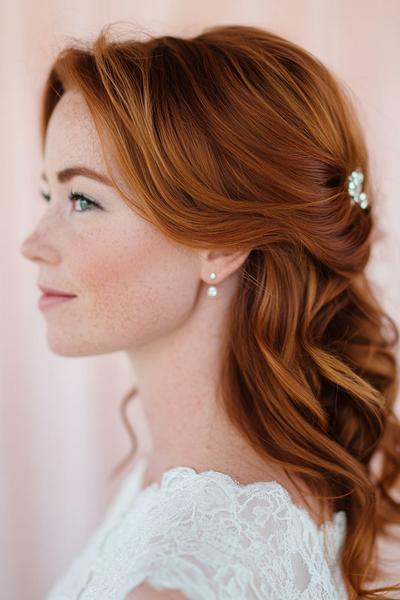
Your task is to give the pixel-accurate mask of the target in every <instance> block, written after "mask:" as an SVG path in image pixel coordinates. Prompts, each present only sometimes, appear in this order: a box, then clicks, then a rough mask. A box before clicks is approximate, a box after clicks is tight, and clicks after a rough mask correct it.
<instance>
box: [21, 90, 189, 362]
mask: <svg viewBox="0 0 400 600" xmlns="http://www.w3.org/2000/svg"><path fill="white" fill-rule="evenodd" d="M77 166H80V167H82V166H84V167H88V168H89V169H92V170H95V171H97V172H99V173H101V174H103V175H105V176H107V173H106V167H105V163H104V162H103V156H102V150H101V146H100V141H99V138H98V135H97V132H96V129H95V126H94V123H93V120H92V118H91V115H90V112H89V110H88V108H87V106H86V104H85V102H84V100H83V97H82V96H81V95H80V94H79V93H77V92H75V91H74V92H72V91H68V92H67V93H66V94H65V95H64V96H63V97H62V98H61V100H60V101H59V103H58V104H57V106H56V108H55V110H54V112H53V114H52V116H51V119H50V122H49V126H48V130H47V136H46V146H45V155H44V173H45V175H46V179H47V181H43V184H42V186H43V189H42V191H43V192H44V193H45V194H49V195H50V200H49V202H48V204H46V203H45V200H44V199H42V200H41V201H42V202H43V215H42V217H41V219H40V221H39V223H38V224H37V225H36V227H35V229H34V230H33V232H32V233H31V234H30V235H29V236H28V237H27V238H26V239H25V240H24V242H23V244H22V246H21V252H22V254H23V255H24V256H25V257H26V258H28V259H30V260H32V261H34V262H35V263H36V264H37V266H38V267H39V273H38V277H37V283H38V284H41V285H43V286H45V287H50V288H55V289H58V290H63V291H65V292H66V293H70V294H76V296H77V297H76V298H74V299H73V300H71V301H68V302H64V303H60V304H56V305H53V306H50V307H47V308H44V309H41V310H42V312H43V316H44V318H45V319H46V324H47V339H48V343H49V346H50V348H51V349H52V351H53V352H55V353H56V354H60V355H63V356H84V355H92V354H103V353H108V352H113V351H118V350H134V349H135V348H137V347H139V346H142V345H145V344H148V343H150V342H152V341H155V340H156V339H158V338H161V337H162V336H166V335H168V333H170V332H172V331H173V330H175V329H177V328H178V327H179V326H180V325H181V324H182V323H183V322H184V321H185V320H186V319H187V318H188V316H189V315H190V313H191V311H192V309H193V307H194V304H195V302H196V298H197V293H198V287H199V285H200V283H201V281H200V262H199V256H198V254H197V252H196V251H195V250H193V249H191V248H188V247H186V246H183V245H180V244H176V243H174V242H171V241H170V240H168V239H167V238H166V237H165V236H164V235H163V234H162V233H161V232H160V231H159V230H158V229H157V228H155V227H154V226H153V225H152V224H150V223H148V222H147V221H146V220H144V219H143V218H142V217H140V216H139V215H138V214H137V213H136V212H134V211H133V210H132V209H130V208H129V207H128V206H127V205H126V204H125V203H124V201H123V200H122V198H121V196H120V195H119V193H118V192H117V190H116V189H115V188H113V187H110V186H108V185H106V184H104V183H100V182H99V181H96V180H94V179H90V178H88V177H86V176H83V175H78V176H76V175H75V176H74V177H73V178H71V179H69V180H62V181H61V182H60V181H59V179H58V176H57V173H58V172H60V171H62V170H64V169H66V168H70V167H77ZM71 191H72V192H74V193H79V194H82V195H84V196H85V197H87V198H88V199H90V200H93V201H94V202H96V203H98V204H99V205H100V207H101V208H100V207H99V208H97V207H96V206H92V205H90V204H89V203H87V202H85V200H79V199H78V200H77V199H74V200H70V199H69V197H68V196H69V194H70V192H71Z"/></svg>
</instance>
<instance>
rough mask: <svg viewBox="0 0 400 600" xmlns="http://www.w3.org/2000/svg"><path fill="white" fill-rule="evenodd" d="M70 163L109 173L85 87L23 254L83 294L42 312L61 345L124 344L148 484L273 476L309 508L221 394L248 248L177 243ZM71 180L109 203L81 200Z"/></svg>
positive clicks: (110, 348)
mask: <svg viewBox="0 0 400 600" xmlns="http://www.w3.org/2000/svg"><path fill="white" fill-rule="evenodd" d="M71 165H85V166H87V167H90V168H92V169H95V170H96V171H98V172H100V173H103V174H105V175H107V170H106V166H105V162H104V157H103V152H102V148H101V145H100V140H99V138H98V135H97V132H96V129H95V126H94V123H93V120H92V118H91V115H90V113H89V110H88V108H87V106H86V104H85V102H84V100H83V98H82V97H81V95H80V94H79V93H78V92H75V91H68V92H67V93H66V94H65V95H64V96H63V97H62V98H61V100H60V102H59V103H58V104H57V106H56V108H55V110H54V112H53V114H52V116H51V119H50V122H49V126H48V131H47V136H46V145H45V153H44V171H45V173H46V174H47V179H48V181H47V183H45V182H44V183H43V188H42V189H43V191H44V192H46V193H48V194H50V196H51V200H50V202H49V204H48V205H46V204H45V203H44V201H43V205H44V212H43V215H42V217H41V219H40V221H39V222H38V224H37V225H36V227H35V228H34V230H33V231H32V233H31V234H30V235H29V236H28V237H27V238H26V239H25V240H24V241H23V244H22V246H21V252H22V254H23V255H24V256H25V257H26V258H28V259H29V260H31V261H33V262H34V263H35V264H36V265H37V266H38V268H39V276H38V283H41V284H43V285H45V286H49V287H54V288H56V289H61V290H64V291H66V292H68V293H73V294H76V295H77V298H75V299H74V300H73V301H70V302H66V303H63V304H60V305H57V306H54V307H51V308H50V309H47V310H44V311H43V317H44V318H45V320H46V325H47V341H48V344H49V347H50V348H51V350H52V351H53V352H54V353H56V354H58V355H61V356H88V355H95V354H103V353H109V352H117V351H124V352H126V355H127V357H128V359H129V361H130V363H131V365H132V370H133V373H134V379H135V382H136V384H137V386H138V389H139V392H140V396H138V397H137V399H136V400H135V402H139V403H140V406H141V407H142V410H143V414H144V415H145V419H146V424H147V427H148V431H149V432H150V437H151V442H152V450H151V451H150V452H148V451H147V449H146V444H145V442H144V438H142V434H141V432H140V431H139V430H138V431H135V433H136V436H137V439H138V456H140V455H141V454H143V453H146V454H148V460H149V466H148V469H147V472H146V474H145V479H144V485H148V484H149V483H153V482H159V481H160V479H161V476H162V473H164V472H165V471H166V470H167V469H169V468H172V467H174V466H190V467H192V468H194V469H195V470H196V471H198V472H202V471H205V470H209V469H212V470H216V471H220V472H223V473H227V474H228V475H230V476H231V477H233V478H234V479H236V480H237V481H239V482H240V483H243V484H246V483H253V482H255V481H267V480H270V479H275V480H277V481H279V482H280V483H281V484H282V485H285V487H286V489H288V491H289V492H290V493H291V496H292V498H293V500H294V501H295V502H296V503H297V504H299V505H302V506H306V505H305V503H304V500H303V498H302V497H301V496H299V495H298V493H297V491H296V490H295V488H294V487H293V486H292V484H291V482H290V481H289V480H288V479H287V477H286V476H285V475H284V473H283V470H282V469H278V468H276V467H274V466H272V465H270V466H268V465H266V463H265V461H264V460H262V459H261V458H260V457H259V456H258V455H257V454H256V453H255V451H254V450H253V449H252V448H251V447H250V445H249V444H248V443H247V442H246V441H245V440H244V439H243V438H242V437H241V435H240V434H239V432H237V431H236V430H235V429H234V428H233V426H232V425H231V424H230V423H229V422H228V420H227V418H226V417H225V415H224V414H223V412H222V410H221V409H220V408H219V405H218V402H217V397H216V383H217V368H218V364H219V356H220V339H221V332H222V331H223V328H224V323H225V321H224V320H225V316H226V313H227V310H228V307H229V305H230V303H231V301H232V300H233V299H234V297H235V294H236V291H237V286H238V269H239V268H240V267H241V265H242V264H243V262H244V261H245V259H246V258H247V253H246V252H243V251H237V252H232V251H230V252H222V251H217V250H197V249H192V248H188V247H185V246H183V245H180V244H177V243H176V242H173V241H171V240H169V239H167V238H166V237H165V236H164V235H163V234H162V233H161V232H160V231H159V230H158V229H157V228H156V227H155V226H153V225H152V224H150V223H148V222H147V221H146V220H144V219H143V218H142V217H140V216H139V215H138V214H137V213H136V212H135V211H134V210H133V209H131V208H129V207H128V206H127V205H126V204H125V203H124V202H123V200H122V198H121V197H120V195H119V193H118V192H117V190H116V189H115V188H113V187H109V186H106V185H104V184H102V183H99V182H97V181H94V180H92V179H88V178H86V177H82V176H79V177H75V178H74V179H72V180H71V181H69V182H66V183H63V184H60V183H59V182H58V180H57V177H56V173H57V171H59V170H61V169H64V168H65V167H68V166H71ZM116 170H117V168H116ZM71 188H72V190H73V191H75V192H80V193H82V194H84V195H85V196H88V197H89V199H92V200H94V201H95V202H98V203H99V204H100V205H101V206H102V209H103V210H100V209H96V208H94V209H92V210H91V209H90V208H89V209H87V208H86V206H82V203H80V202H77V201H75V202H71V201H70V200H69V199H68V194H69V192H70V190H71ZM83 204H84V203H83ZM80 211H81V212H80ZM212 272H215V273H216V274H217V279H216V280H215V281H213V280H211V279H210V273H212ZM210 284H213V285H216V286H217V289H218V295H217V296H216V297H214V298H213V297H208V296H207V287H208V285H210ZM132 425H133V426H134V423H133V424H132ZM314 517H315V519H316V520H317V522H318V523H320V522H322V520H321V518H319V516H318V515H317V514H316V515H314ZM325 518H326V517H325ZM148 591H149V590H148V589H147V590H146V588H143V587H142V586H141V589H139V588H138V591H137V594H139V593H143V596H142V595H141V596H139V595H137V596H135V595H131V596H129V598H139V597H143V598H144V597H146V598H147V597H148V598H151V597H154V598H156V597H157V598H158V597H160V598H161V597H173V596H171V595H168V596H161V595H160V592H157V595H154V596H153V595H150V596H149V595H144V594H146V593H147V592H148ZM155 594H156V593H155ZM169 594H171V592H169ZM182 597H183V596H181V595H176V598H182Z"/></svg>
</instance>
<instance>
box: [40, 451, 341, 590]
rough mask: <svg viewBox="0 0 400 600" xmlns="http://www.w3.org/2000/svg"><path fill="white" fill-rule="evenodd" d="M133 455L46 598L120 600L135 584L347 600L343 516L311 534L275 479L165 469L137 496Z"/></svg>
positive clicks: (307, 520)
mask: <svg viewBox="0 0 400 600" xmlns="http://www.w3.org/2000/svg"><path fill="white" fill-rule="evenodd" d="M145 467H146V460H145V459H144V458H142V459H141V460H140V461H139V462H138V464H137V466H136V468H135V469H134V471H133V473H132V474H130V476H129V477H127V478H126V480H124V482H123V485H122V486H121V489H120V491H119V493H118V494H117V496H116V498H115V500H114V502H113V503H112V505H111V507H110V508H109V509H108V511H107V513H106V515H105V518H104V520H103V522H102V523H101V525H100V527H98V529H97V530H96V531H95V532H94V534H93V535H92V537H91V539H90V540H89V542H88V543H87V545H86V547H85V548H84V549H83V551H82V552H81V553H80V554H79V555H78V556H77V557H76V558H75V560H74V561H73V563H72V565H71V566H70V568H69V570H68V571H67V573H66V574H65V575H64V576H63V577H62V578H61V579H60V580H59V581H58V582H57V583H56V585H55V586H54V587H53V589H52V590H51V591H50V592H49V594H48V596H47V597H46V600H124V599H125V598H126V595H127V594H128V593H129V592H130V591H131V590H133V589H135V588H136V587H138V586H139V585H140V584H141V583H142V582H143V581H147V582H148V583H149V584H151V585H152V586H153V587H154V588H156V589H160V590H161V589H179V590H181V592H183V593H184V594H185V595H186V596H187V598H189V599H191V600H242V599H243V600H261V599H263V600H265V599H269V600H275V599H276V600H278V599H279V600H283V599H285V600H316V599H318V600H348V596H347V593H346V590H345V586H344V583H343V580H342V577H341V573H340V566H339V565H340V552H341V547H342V543H343V539H344V535H345V531H346V513H345V512H344V511H339V512H337V513H335V515H334V517H333V520H332V521H326V522H325V523H324V524H323V525H321V526H320V527H318V526H317V524H316V523H315V522H314V521H313V520H312V518H311V517H310V515H309V514H308V513H307V511H306V510H305V509H304V508H302V507H300V506H297V505H296V504H294V503H293V501H292V499H291V497H290V495H289V493H288V492H287V490H286V489H285V488H284V487H283V486H281V485H280V484H279V483H278V482H276V481H267V482H257V483H252V484H246V485H243V484H239V483H238V482H236V481H235V480H233V479H232V478H231V477H230V476H229V475H226V474H224V473H220V472H217V471H205V472H202V473H197V472H196V471H195V470H194V469H192V468H190V467H174V468H172V469H170V470H168V471H166V472H165V473H164V474H163V476H162V479H161V482H160V484H158V483H154V484H151V485H149V486H147V487H146V488H144V489H141V487H140V485H141V481H142V478H143V473H144V470H145Z"/></svg>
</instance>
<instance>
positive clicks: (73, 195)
mask: <svg viewBox="0 0 400 600" xmlns="http://www.w3.org/2000/svg"><path fill="white" fill-rule="evenodd" d="M40 193H41V195H42V196H43V198H44V199H45V201H46V202H50V194H46V193H45V192H42V191H40ZM68 198H69V199H70V201H71V202H80V203H82V204H81V205H80V206H81V209H80V210H78V211H75V212H87V211H89V210H93V209H94V208H99V209H101V206H100V204H98V203H97V202H95V201H94V200H90V199H89V198H86V196H84V195H83V194H79V193H78V192H72V191H71V192H70V193H69V195H68ZM82 206H83V208H82Z"/></svg>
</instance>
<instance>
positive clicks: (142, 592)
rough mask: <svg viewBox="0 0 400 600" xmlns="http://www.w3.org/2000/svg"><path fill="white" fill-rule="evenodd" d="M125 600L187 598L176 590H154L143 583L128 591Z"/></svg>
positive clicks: (182, 599) (175, 599)
mask: <svg viewBox="0 0 400 600" xmlns="http://www.w3.org/2000/svg"><path fill="white" fill-rule="evenodd" d="M125 600H188V598H187V596H185V595H184V594H182V592H179V591H178V590H156V589H155V588H153V587H152V586H151V585H150V584H149V583H147V582H146V581H144V582H143V583H142V584H141V585H139V586H138V587H136V588H135V589H134V590H132V591H130V592H129V594H127V596H125Z"/></svg>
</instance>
